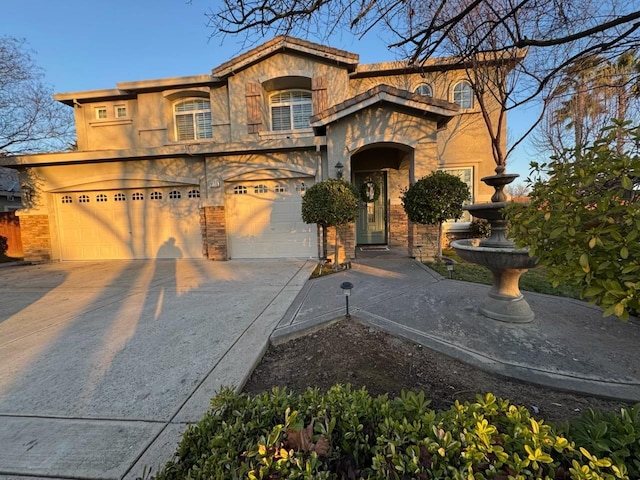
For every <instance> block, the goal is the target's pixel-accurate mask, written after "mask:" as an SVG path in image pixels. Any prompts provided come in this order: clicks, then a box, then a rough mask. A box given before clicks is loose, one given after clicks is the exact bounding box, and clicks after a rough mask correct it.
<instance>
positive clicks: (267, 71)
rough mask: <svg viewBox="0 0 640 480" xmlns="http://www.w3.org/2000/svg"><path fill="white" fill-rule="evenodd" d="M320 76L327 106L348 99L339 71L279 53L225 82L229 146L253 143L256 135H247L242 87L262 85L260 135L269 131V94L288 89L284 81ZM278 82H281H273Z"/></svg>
mask: <svg viewBox="0 0 640 480" xmlns="http://www.w3.org/2000/svg"><path fill="white" fill-rule="evenodd" d="M321 76H324V77H325V78H326V80H327V83H328V85H329V86H330V88H329V89H328V91H327V93H328V105H334V104H336V103H339V102H342V101H343V100H345V99H346V98H347V96H348V95H349V79H348V76H347V72H346V70H345V69H344V68H343V67H340V66H336V65H330V64H327V63H324V62H322V61H319V60H318V59H317V58H308V57H302V56H299V55H293V54H287V53H279V54H276V55H274V56H272V57H269V58H268V59H265V60H264V61H262V62H260V63H258V64H255V65H252V66H250V67H249V68H247V69H245V70H242V71H240V72H238V73H237V74H236V75H234V76H232V77H230V78H229V87H228V88H229V95H228V97H229V102H230V107H229V112H230V133H231V141H232V142H246V141H253V140H255V137H256V134H248V133H247V104H246V100H245V93H246V85H247V84H248V83H259V84H261V85H262V88H263V91H262V103H261V106H262V128H261V129H260V130H261V131H266V132H268V131H270V130H271V125H270V124H271V119H270V111H269V98H268V97H269V93H270V91H273V90H276V89H281V88H290V87H289V85H291V84H289V83H287V80H286V77H304V78H306V79H308V86H307V87H306V88H308V89H311V80H312V79H313V78H314V77H321ZM276 79H281V80H282V81H279V82H273V80H276Z"/></svg>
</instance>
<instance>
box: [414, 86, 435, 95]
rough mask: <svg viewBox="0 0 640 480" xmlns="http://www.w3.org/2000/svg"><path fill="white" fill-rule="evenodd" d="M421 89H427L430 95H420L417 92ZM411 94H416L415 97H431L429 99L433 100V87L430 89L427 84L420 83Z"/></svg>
mask: <svg viewBox="0 0 640 480" xmlns="http://www.w3.org/2000/svg"><path fill="white" fill-rule="evenodd" d="M421 87H426V88H428V89H429V90H430V91H431V93H430V94H429V95H426V94H424V93H420V92H418V90H419V89H420V88H421ZM413 93H415V94H417V95H422V96H423V97H431V98H433V87H432V86H431V85H430V84H428V83H425V82H422V83H420V84H418V85H416V88H414V89H413Z"/></svg>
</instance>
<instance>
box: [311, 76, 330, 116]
mask: <svg viewBox="0 0 640 480" xmlns="http://www.w3.org/2000/svg"><path fill="white" fill-rule="evenodd" d="M311 90H312V91H313V113H320V112H322V111H323V110H326V109H327V107H328V99H327V77H314V78H312V79H311Z"/></svg>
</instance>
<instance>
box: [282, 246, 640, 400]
mask: <svg viewBox="0 0 640 480" xmlns="http://www.w3.org/2000/svg"><path fill="white" fill-rule="evenodd" d="M345 281H349V282H351V283H353V285H354V289H353V290H352V294H351V297H350V313H351V315H352V317H355V318H357V319H359V320H362V321H365V322H368V323H370V324H372V325H374V326H378V327H380V328H382V329H384V330H387V331H389V332H391V333H393V334H394V335H398V336H402V337H405V338H408V339H410V340H413V341H415V342H419V343H421V344H423V345H425V346H428V347H430V348H432V349H434V350H436V351H439V352H442V353H445V354H447V355H450V356H452V357H454V358H457V359H458V360H461V361H463V362H467V363H470V364H473V365H474V366H477V367H480V368H482V369H484V370H487V371H490V372H493V373H497V374H500V375H506V376H510V377H513V378H517V379H520V380H525V381H528V382H531V383H536V384H540V385H545V386H551V387H555V388H559V389H565V390H573V391H576V392H583V393H588V394H595V395H599V396H604V397H611V398H619V399H624V400H630V401H638V402H640V359H639V358H638V348H640V323H639V322H638V320H637V319H634V320H632V321H630V322H627V323H624V322H622V321H620V320H619V319H617V318H616V317H609V318H602V311H601V310H600V309H599V308H596V307H593V306H590V305H589V304H587V303H585V302H582V301H578V300H571V299H566V298H561V297H555V296H551V295H541V294H535V293H529V292H524V295H525V298H526V299H527V301H528V302H529V304H530V305H531V308H532V309H533V311H534V312H535V314H536V318H535V319H534V321H533V322H532V323H529V324H509V323H504V322H499V321H496V320H491V319H489V318H486V317H484V316H482V315H480V314H479V313H478V311H477V305H478V304H479V303H481V301H482V300H483V299H484V296H485V295H486V292H487V291H488V289H489V287H488V286H486V285H479V284H473V283H468V282H461V281H456V280H449V279H445V278H443V277H442V276H440V275H439V274H437V273H435V272H434V271H432V270H430V269H428V268H426V267H424V266H423V265H422V264H420V263H419V262H417V261H415V260H412V259H410V258H406V257H403V256H401V255H394V254H393V252H389V253H380V254H375V255H374V256H373V257H369V258H360V259H358V260H357V261H356V262H354V263H353V268H352V269H351V270H345V271H342V272H339V273H337V274H333V275H329V276H326V277H321V278H318V279H315V280H313V281H310V282H307V284H306V285H305V287H304V288H303V290H302V291H301V292H300V294H299V296H298V298H297V299H296V301H295V302H294V303H293V304H292V306H291V308H290V309H289V311H288V312H287V314H286V315H285V317H284V318H283V319H282V321H281V322H280V323H279V324H278V327H277V329H276V331H275V332H274V334H273V336H272V341H274V342H275V343H277V342H282V341H285V340H286V339H288V338H291V337H294V336H296V335H299V334H300V333H301V332H308V331H309V329H313V328H318V327H319V326H320V325H322V324H323V323H324V322H328V321H331V320H333V319H335V318H337V317H343V316H344V313H345V298H344V295H343V292H342V290H341V289H340V284H341V283H342V282H345Z"/></svg>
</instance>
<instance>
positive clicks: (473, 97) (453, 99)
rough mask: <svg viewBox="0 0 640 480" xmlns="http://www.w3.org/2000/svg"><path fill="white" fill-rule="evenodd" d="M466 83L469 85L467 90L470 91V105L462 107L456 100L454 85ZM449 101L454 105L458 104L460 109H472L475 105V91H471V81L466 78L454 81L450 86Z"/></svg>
mask: <svg viewBox="0 0 640 480" xmlns="http://www.w3.org/2000/svg"><path fill="white" fill-rule="evenodd" d="M463 84H464V85H467V86H468V87H469V91H470V92H471V106H470V107H463V106H462V105H460V104H459V103H457V102H456V87H457V86H458V85H463ZM451 103H455V104H456V105H458V106H459V107H460V110H462V111H468V110H473V109H474V108H475V106H476V98H475V93H474V91H473V86H472V85H471V82H469V81H468V80H460V81H459V82H456V83H455V84H454V85H453V87H452V88H451Z"/></svg>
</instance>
